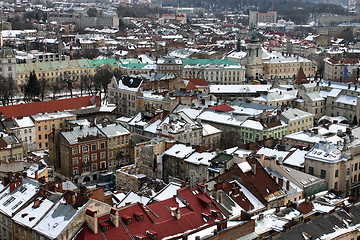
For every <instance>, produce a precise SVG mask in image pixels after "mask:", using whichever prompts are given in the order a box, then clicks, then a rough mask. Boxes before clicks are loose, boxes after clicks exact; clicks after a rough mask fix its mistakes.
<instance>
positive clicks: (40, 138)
mask: <svg viewBox="0 0 360 240" xmlns="http://www.w3.org/2000/svg"><path fill="white" fill-rule="evenodd" d="M31 119H32V120H33V122H34V123H35V141H36V150H45V149H48V148H49V143H48V141H49V140H48V137H49V134H50V133H52V132H54V131H59V130H61V129H63V128H64V127H65V121H68V120H75V119H76V115H74V114H71V113H68V112H58V113H48V114H38V115H33V116H31Z"/></svg>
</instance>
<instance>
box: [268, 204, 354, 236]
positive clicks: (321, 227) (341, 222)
mask: <svg viewBox="0 0 360 240" xmlns="http://www.w3.org/2000/svg"><path fill="white" fill-rule="evenodd" d="M359 222H360V206H359V204H357V205H354V206H351V207H350V215H349V214H348V213H346V212H345V211H344V210H343V209H340V210H338V211H336V212H334V213H331V214H328V215H326V216H318V217H315V218H313V219H312V220H311V221H309V222H307V223H302V224H299V225H296V226H294V227H292V228H291V229H290V230H288V231H286V232H282V233H280V234H279V235H277V236H274V237H273V239H284V240H285V239H286V240H287V239H304V238H303V233H306V234H309V235H311V236H312V239H317V238H319V237H321V236H323V235H324V234H329V233H333V232H335V231H336V230H335V229H337V228H347V226H346V225H347V224H349V225H350V226H354V225H356V224H359Z"/></svg>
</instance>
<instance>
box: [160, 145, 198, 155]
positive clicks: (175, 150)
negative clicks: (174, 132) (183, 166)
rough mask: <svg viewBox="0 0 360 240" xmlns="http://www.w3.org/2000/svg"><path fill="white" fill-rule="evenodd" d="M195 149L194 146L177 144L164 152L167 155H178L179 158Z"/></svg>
mask: <svg viewBox="0 0 360 240" xmlns="http://www.w3.org/2000/svg"><path fill="white" fill-rule="evenodd" d="M194 151H195V149H193V148H192V147H188V146H186V145H184V144H175V145H173V146H172V147H171V148H169V149H168V150H166V151H165V152H164V154H165V155H169V156H173V157H177V158H185V157H187V156H189V155H190V154H191V153H193V152H194Z"/></svg>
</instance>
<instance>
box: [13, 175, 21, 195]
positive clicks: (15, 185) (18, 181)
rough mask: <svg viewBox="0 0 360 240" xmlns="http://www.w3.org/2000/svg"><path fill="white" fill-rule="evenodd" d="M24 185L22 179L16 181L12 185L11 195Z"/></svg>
mask: <svg viewBox="0 0 360 240" xmlns="http://www.w3.org/2000/svg"><path fill="white" fill-rule="evenodd" d="M21 184H22V178H20V179H16V180H14V181H13V182H11V183H10V193H12V192H13V191H14V190H15V189H16V188H17V187H18V186H20V185H21Z"/></svg>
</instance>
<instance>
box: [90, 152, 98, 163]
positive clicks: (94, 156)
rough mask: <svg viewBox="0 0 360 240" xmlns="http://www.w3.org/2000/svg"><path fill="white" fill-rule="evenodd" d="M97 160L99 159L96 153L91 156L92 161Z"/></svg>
mask: <svg viewBox="0 0 360 240" xmlns="http://www.w3.org/2000/svg"><path fill="white" fill-rule="evenodd" d="M96 159H97V155H96V153H94V154H91V161H96Z"/></svg>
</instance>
